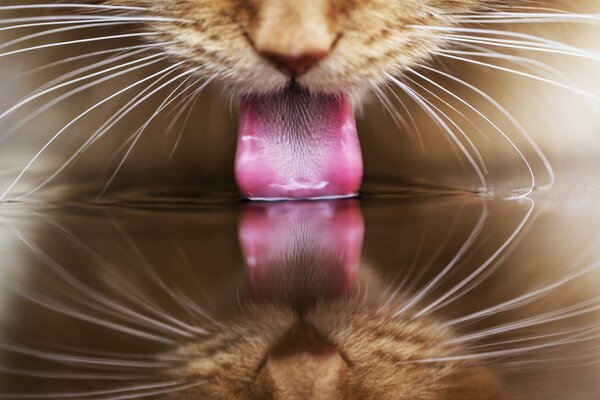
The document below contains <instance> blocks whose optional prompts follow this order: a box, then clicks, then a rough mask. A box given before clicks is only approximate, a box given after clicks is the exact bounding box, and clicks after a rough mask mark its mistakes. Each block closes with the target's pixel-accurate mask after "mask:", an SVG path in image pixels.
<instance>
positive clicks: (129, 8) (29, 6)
mask: <svg viewBox="0 0 600 400" xmlns="http://www.w3.org/2000/svg"><path fill="white" fill-rule="evenodd" d="M48 8H81V9H86V8H87V9H94V10H121V11H146V10H149V8H147V7H133V6H112V5H95V4H78V3H57V4H18V5H12V6H0V11H13V10H32V9H34V10H35V9H48Z"/></svg>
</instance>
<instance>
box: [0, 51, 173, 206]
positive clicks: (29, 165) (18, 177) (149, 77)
mask: <svg viewBox="0 0 600 400" xmlns="http://www.w3.org/2000/svg"><path fill="white" fill-rule="evenodd" d="M179 65H181V63H178V64H174V65H172V66H170V67H167V68H166V69H164V70H162V71H159V72H156V73H154V74H152V75H150V76H148V77H146V78H144V79H142V80H140V81H137V82H134V83H132V84H131V85H129V86H127V87H125V88H123V89H121V90H119V91H117V92H116V93H114V94H112V95H110V96H108V97H107V98H105V99H103V100H101V101H100V102H98V103H96V104H95V105H93V106H92V107H90V108H88V109H87V110H85V111H84V112H83V113H81V114H79V115H78V116H77V117H76V118H75V119H73V120H71V122H69V123H68V124H67V125H65V126H64V127H63V128H62V129H61V130H60V131H58V132H57V133H56V134H54V136H52V138H50V140H48V142H46V144H45V145H44V146H43V147H42V148H41V149H40V150H39V151H38V152H37V153H36V154H35V155H34V156H33V158H32V159H31V160H30V161H29V162H28V163H27V165H26V166H25V168H23V170H22V171H21V172H20V173H19V175H18V176H17V178H16V179H15V180H14V181H13V182H12V183H11V184H10V185H9V187H8V188H7V189H6V190H5V191H4V193H3V194H2V195H1V196H0V200H3V199H4V198H5V197H6V195H7V194H8V193H10V191H11V190H12V188H13V187H14V186H15V185H16V184H17V183H18V182H19V181H20V180H21V178H22V177H23V175H24V174H25V173H26V172H27V170H28V169H29V168H30V167H31V165H33V163H34V162H35V161H36V160H37V159H38V158H39V157H40V155H42V153H43V152H44V151H45V150H46V149H47V148H48V147H49V146H50V145H51V144H52V143H54V141H56V139H58V138H59V137H60V136H61V135H62V133H63V132H64V131H66V130H67V129H68V128H69V127H70V126H71V125H73V124H75V123H76V122H77V121H79V120H80V119H81V118H83V117H84V116H85V115H87V114H89V113H90V112H92V111H93V110H95V109H96V108H98V107H100V106H101V105H103V104H105V103H107V102H109V101H110V100H112V99H114V98H115V97H118V96H119V95H121V94H123V93H125V92H127V91H128V90H131V89H132V88H134V87H136V86H139V85H141V84H143V83H144V82H146V81H148V80H150V79H152V78H154V77H156V76H157V75H160V74H162V73H164V72H165V71H169V70H170V69H172V68H176V67H177V66H179Z"/></svg>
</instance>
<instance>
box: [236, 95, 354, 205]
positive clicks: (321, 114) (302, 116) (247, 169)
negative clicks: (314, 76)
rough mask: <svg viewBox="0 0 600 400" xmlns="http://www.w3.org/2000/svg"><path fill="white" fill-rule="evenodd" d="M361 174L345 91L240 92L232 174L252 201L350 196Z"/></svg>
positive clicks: (352, 120) (349, 106) (352, 122)
mask: <svg viewBox="0 0 600 400" xmlns="http://www.w3.org/2000/svg"><path fill="white" fill-rule="evenodd" d="M362 173H363V165H362V155H361V150H360V144H359V140H358V135H357V130H356V122H355V117H354V110H353V107H352V104H351V101H350V99H349V97H348V95H347V94H345V93H336V94H331V93H314V92H309V91H308V90H306V89H304V88H301V87H300V86H298V85H297V84H294V83H291V84H290V85H289V86H288V87H286V88H285V89H283V90H281V91H277V92H274V93H267V94H248V95H244V96H243V97H242V99H241V104H240V115H239V132H238V143H237V150H236V157H235V178H236V182H237V184H238V187H239V188H240V190H241V192H242V194H243V195H244V197H246V198H248V199H253V200H282V199H311V198H340V197H351V196H355V195H356V194H357V193H358V189H359V187H360V183H361V179H362Z"/></svg>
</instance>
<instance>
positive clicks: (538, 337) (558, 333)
mask: <svg viewBox="0 0 600 400" xmlns="http://www.w3.org/2000/svg"><path fill="white" fill-rule="evenodd" d="M597 327H598V325H597V324H588V325H585V326H580V327H577V328H571V329H561V330H557V331H553V332H550V333H544V334H538V335H530V336H525V337H519V338H517V339H508V340H501V341H497V342H492V343H483V344H475V345H474V344H469V346H468V349H469V351H474V350H478V349H489V348H494V347H500V346H505V345H509V346H510V347H512V346H513V345H514V344H515V343H523V342H533V341H539V340H543V339H548V338H556V337H560V336H566V335H570V334H579V333H583V332H589V331H590V329H593V328H597Z"/></svg>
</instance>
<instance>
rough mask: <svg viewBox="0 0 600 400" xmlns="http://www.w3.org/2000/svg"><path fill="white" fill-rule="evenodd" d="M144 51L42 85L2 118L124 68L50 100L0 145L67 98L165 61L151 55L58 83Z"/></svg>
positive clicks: (4, 136)
mask: <svg viewBox="0 0 600 400" xmlns="http://www.w3.org/2000/svg"><path fill="white" fill-rule="evenodd" d="M144 51H146V49H141V50H138V51H134V52H131V53H127V54H123V55H121V56H117V57H114V58H111V59H110V60H105V61H101V62H98V63H95V65H93V66H87V67H83V68H80V69H79V70H77V71H74V72H73V73H69V74H65V75H63V76H62V77H59V78H57V79H55V80H53V82H52V83H53V86H51V87H49V88H48V87H47V86H48V84H46V85H43V86H42V87H41V88H40V90H41V91H38V92H37V93H34V94H32V95H30V96H29V97H27V98H26V99H25V100H23V101H21V102H20V103H17V104H15V106H13V107H11V109H9V110H7V111H6V112H4V113H3V114H2V115H3V116H4V117H6V116H7V115H8V114H9V113H12V112H14V111H15V110H17V109H18V108H21V107H22V106H24V105H26V104H27V103H30V102H32V101H34V100H36V99H37V98H39V97H42V96H44V95H47V94H49V93H51V92H54V91H56V90H59V89H61V88H63V87H65V86H70V85H73V84H75V83H78V82H81V81H83V80H87V79H90V78H92V77H95V76H99V75H105V74H107V73H109V72H112V71H115V70H119V69H122V68H125V69H124V70H122V71H119V72H117V73H114V74H109V75H108V76H106V77H103V78H100V79H97V80H94V81H92V82H89V83H87V84H84V85H81V86H79V87H76V88H75V89H72V90H70V91H68V92H66V93H63V94H62V95H60V96H58V97H56V98H54V99H52V100H51V101H48V102H46V103H45V104H43V105H42V106H41V107H39V108H37V109H36V110H34V111H33V112H31V113H29V114H28V115H27V116H26V117H24V118H22V119H20V120H19V121H18V122H16V123H14V124H11V126H10V128H9V129H7V130H6V131H5V132H3V133H2V135H1V136H0V143H1V142H3V141H4V140H6V139H8V138H9V137H11V136H12V135H14V134H15V133H16V132H17V131H18V130H19V129H21V128H22V127H23V126H25V125H26V124H28V123H29V122H31V121H33V120H34V119H35V118H37V117H38V116H39V115H41V114H43V113H44V112H45V111H47V110H49V109H51V108H52V107H54V106H55V105H57V104H59V103H61V102H62V101H64V100H66V99H68V98H71V97H72V96H74V95H76V94H79V93H81V92H83V91H85V90H87V89H90V88H92V87H95V86H98V85H100V84H102V83H104V82H107V81H109V80H112V79H115V78H117V77H119V76H122V75H124V74H127V73H129V72H132V71H136V70H139V69H142V68H146V67H148V66H150V65H153V64H156V63H158V62H160V61H163V60H165V59H166V57H163V58H158V59H157V57H160V56H161V55H163V54H160V53H159V54H153V55H151V56H147V57H143V58H140V59H137V60H134V61H131V62H127V63H123V64H119V65H117V66H115V67H111V68H108V69H105V70H102V71H97V72H95V73H92V74H89V75H85V76H83V77H79V78H76V79H73V80H70V81H68V82H67V83H64V84H63V83H60V82H61V81H62V80H63V79H64V78H67V79H68V78H70V77H71V76H72V75H73V74H74V73H75V75H78V74H80V73H82V72H87V70H90V69H95V68H96V67H98V66H103V65H105V64H107V63H114V62H117V61H120V60H122V59H125V58H129V57H132V56H134V55H136V54H140V53H141V52H144ZM149 59H154V61H150V62H148V63H144V61H147V60H149ZM140 62H142V64H141V65H136V66H135V67H133V68H126V67H127V66H130V65H135V64H139V63H140ZM49 83H50V82H49ZM0 119H2V118H0Z"/></svg>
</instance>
